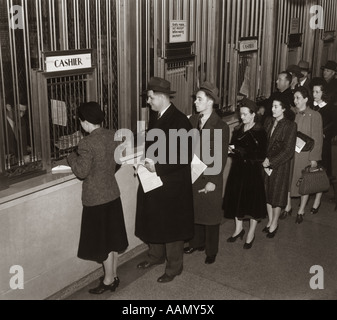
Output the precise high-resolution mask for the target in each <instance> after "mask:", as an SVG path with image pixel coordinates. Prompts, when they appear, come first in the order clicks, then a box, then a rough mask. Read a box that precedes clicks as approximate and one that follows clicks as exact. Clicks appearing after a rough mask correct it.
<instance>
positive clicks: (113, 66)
mask: <svg viewBox="0 0 337 320" xmlns="http://www.w3.org/2000/svg"><path fill="white" fill-rule="evenodd" d="M14 5H18V6H20V7H21V8H22V9H23V10H22V13H23V19H22V21H23V24H24V25H23V28H22V29H15V30H14V29H11V28H10V25H9V23H10V21H11V18H12V15H11V14H10V10H9V9H10V8H11V7H12V6H14ZM73 49H93V61H94V64H95V66H96V68H97V71H98V72H97V77H96V78H95V79H96V86H97V101H98V102H99V103H100V104H101V105H102V107H103V108H104V110H105V112H106V114H107V117H106V121H105V122H104V126H105V127H107V128H113V129H118V126H119V120H120V119H119V114H118V112H119V109H118V57H117V52H118V51H117V18H116V1H115V0H97V1H94V0H0V72H1V86H0V96H1V104H0V105H1V110H0V112H1V114H2V117H1V118H2V121H3V123H1V130H2V134H3V136H4V139H3V141H4V143H3V145H0V156H1V157H3V158H4V161H3V162H4V163H5V167H4V168H3V169H5V171H7V174H8V175H10V176H13V175H20V174H23V173H25V172H26V171H27V170H28V171H29V170H31V168H29V167H32V164H34V163H36V164H39V165H40V161H41V150H40V148H38V147H36V146H40V145H41V139H43V137H41V136H39V132H40V129H39V128H37V126H38V125H39V123H38V122H37V121H35V120H36V118H38V116H36V115H35V114H34V115H33V114H32V110H33V109H34V108H32V105H31V104H32V92H33V91H34V88H32V84H31V81H32V80H31V74H32V70H34V69H35V70H42V69H43V52H47V51H58V50H73ZM60 81H61V82H62V81H63V82H64V83H63V82H62V83H63V84H62V83H61V82H60ZM86 81H87V79H79V78H78V79H68V80H64V79H63V80H57V79H53V80H50V81H49V82H48V96H49V99H50V100H54V101H59V102H57V105H58V108H64V107H61V106H62V105H63V104H65V105H66V109H67V112H68V113H69V112H71V111H70V110H71V108H72V107H71V106H73V105H74V103H78V102H79V101H82V100H83V97H84V96H85V94H86V92H85V91H86V90H87V89H86V86H85V85H82V84H80V83H85V82H86ZM68 82H74V83H76V85H75V87H71V86H70V84H69V83H68ZM53 103H54V105H55V103H56V102H53ZM7 104H9V105H10V106H11V111H9V109H8V108H6V105H7ZM20 105H25V106H26V107H27V111H26V113H25V115H24V117H21V116H20V112H19V107H20ZM48 107H49V111H51V108H52V107H51V102H49V106H48ZM53 108H56V107H55V106H54V107H53ZM34 110H35V109H34ZM35 111H36V110H35ZM9 114H11V115H12V116H13V121H14V124H15V126H14V128H15V129H14V136H15V140H16V141H15V146H14V150H15V152H10V151H12V149H13V147H12V146H11V145H10V144H11V141H10V140H11V137H10V133H9V132H10V130H11V126H10V125H8V123H7V121H6V119H7V116H8V115H9ZM68 116H70V117H71V114H68ZM69 123H70V122H69ZM69 123H68V125H67V126H65V127H63V126H58V127H56V126H55V125H53V124H52V122H51V123H50V124H51V127H50V135H51V139H52V140H53V141H51V143H50V144H51V145H50V147H51V156H52V158H53V159H58V158H60V157H63V156H65V155H66V154H67V153H69V151H70V150H71V148H68V149H63V148H61V149H60V148H58V147H57V145H59V146H60V145H61V146H62V143H63V144H66V143H67V142H66V141H67V139H70V138H67V137H69V136H70V135H71V134H73V133H75V132H77V131H78V130H76V129H78V127H76V126H75V124H73V125H70V126H69ZM25 124H26V128H27V129H22V126H24V125H25ZM60 139H61V142H62V139H64V140H63V142H62V143H61V144H60V143H59V141H60ZM0 140H1V139H0ZM70 141H71V140H68V142H69V145H70ZM0 144H1V143H0ZM26 144H27V145H28V147H29V149H28V155H29V159H28V157H27V151H26ZM10 149H11V150H10ZM13 155H14V156H13ZM49 160H50V159H49ZM49 160H47V161H49Z"/></svg>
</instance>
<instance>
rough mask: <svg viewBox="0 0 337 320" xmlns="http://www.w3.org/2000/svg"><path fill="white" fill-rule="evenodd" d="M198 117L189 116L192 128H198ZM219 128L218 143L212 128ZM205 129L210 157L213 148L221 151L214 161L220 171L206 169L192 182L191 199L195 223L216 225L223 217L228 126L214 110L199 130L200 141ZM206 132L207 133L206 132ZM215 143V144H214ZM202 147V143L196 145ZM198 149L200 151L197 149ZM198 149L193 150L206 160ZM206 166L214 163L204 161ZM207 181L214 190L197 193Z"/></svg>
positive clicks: (212, 155) (212, 153)
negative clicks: (217, 163)
mask: <svg viewBox="0 0 337 320" xmlns="http://www.w3.org/2000/svg"><path fill="white" fill-rule="evenodd" d="M198 118H199V115H198V114H197V115H193V116H192V117H191V118H190V122H191V124H192V126H193V128H198ZM215 129H219V130H221V135H220V137H221V141H219V142H220V144H218V141H215V139H214V130H215ZM206 130H209V137H210V141H209V142H210V144H209V146H210V154H209V155H210V157H211V158H213V157H214V148H220V150H217V151H218V152H220V153H221V158H220V159H216V160H215V161H221V171H220V172H219V173H218V174H216V175H207V171H204V173H203V174H202V175H201V176H200V177H199V178H198V179H197V180H196V181H195V182H194V184H193V200H194V222H195V223H196V224H203V225H216V224H220V222H221V221H222V217H223V210H222V201H223V198H222V196H223V195H222V190H223V170H224V168H225V165H226V162H227V155H228V142H229V127H228V125H227V123H225V122H224V121H223V120H222V119H221V118H220V117H219V116H218V115H217V114H216V113H215V112H214V111H213V112H212V114H211V116H210V117H209V118H208V120H207V121H206V123H205V124H204V126H203V128H202V130H201V132H200V138H201V139H200V141H202V135H203V133H204V134H206ZM207 134H208V133H207ZM215 143H216V144H215ZM198 146H199V147H202V144H199V145H198ZM199 150H200V151H199ZM199 150H194V151H195V153H196V151H197V153H196V154H199V155H200V159H201V161H203V162H204V163H205V162H207V161H206V160H205V159H204V158H203V156H202V148H200V149H199ZM206 164H207V165H208V167H212V166H213V165H214V163H213V162H212V163H206ZM216 166H217V165H216ZM208 182H212V183H214V184H215V186H216V187H215V190H214V191H212V192H208V193H204V192H201V193H199V192H198V191H199V190H201V189H204V188H205V186H206V184H207V183H208Z"/></svg>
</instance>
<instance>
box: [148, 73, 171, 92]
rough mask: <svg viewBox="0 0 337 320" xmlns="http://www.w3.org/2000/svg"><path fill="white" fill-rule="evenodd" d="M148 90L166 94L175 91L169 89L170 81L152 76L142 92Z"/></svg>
mask: <svg viewBox="0 0 337 320" xmlns="http://www.w3.org/2000/svg"><path fill="white" fill-rule="evenodd" d="M149 90H152V91H155V92H162V93H168V94H173V93H176V91H172V90H171V83H170V82H169V81H167V80H165V79H163V78H159V77H152V78H151V79H150V81H149V82H148V84H147V89H146V90H145V91H144V92H143V93H147V91H149Z"/></svg>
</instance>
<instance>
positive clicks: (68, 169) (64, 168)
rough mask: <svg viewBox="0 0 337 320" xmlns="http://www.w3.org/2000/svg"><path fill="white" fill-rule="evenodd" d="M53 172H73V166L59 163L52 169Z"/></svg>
mask: <svg viewBox="0 0 337 320" xmlns="http://www.w3.org/2000/svg"><path fill="white" fill-rule="evenodd" d="M51 172H52V173H67V172H72V171H71V167H69V166H64V165H58V166H56V167H54V168H52V169H51Z"/></svg>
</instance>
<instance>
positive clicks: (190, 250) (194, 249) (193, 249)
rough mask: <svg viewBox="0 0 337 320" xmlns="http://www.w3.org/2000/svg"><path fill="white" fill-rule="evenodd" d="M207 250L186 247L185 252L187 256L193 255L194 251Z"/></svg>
mask: <svg viewBox="0 0 337 320" xmlns="http://www.w3.org/2000/svg"><path fill="white" fill-rule="evenodd" d="M204 250H205V247H197V248H193V247H186V248H184V252H185V253H186V254H191V253H193V252H194V251H204Z"/></svg>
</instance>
